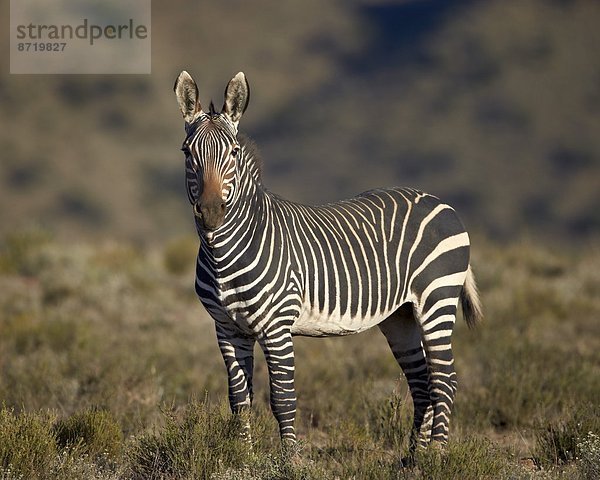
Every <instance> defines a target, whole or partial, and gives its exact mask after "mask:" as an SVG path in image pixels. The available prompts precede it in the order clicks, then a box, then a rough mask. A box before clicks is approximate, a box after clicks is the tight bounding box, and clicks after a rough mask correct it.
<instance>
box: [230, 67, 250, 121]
mask: <svg viewBox="0 0 600 480" xmlns="http://www.w3.org/2000/svg"><path fill="white" fill-rule="evenodd" d="M249 101H250V85H248V80H246V75H244V72H240V73H238V74H237V75H236V76H235V77H233V78H232V79H231V80H230V81H229V83H228V84H227V88H225V104H224V105H223V113H224V114H225V115H227V116H228V117H229V118H230V120H231V121H232V122H233V123H235V124H236V125H237V124H238V122H239V121H240V118H242V114H243V113H244V112H245V111H246V108H248V102H249Z"/></svg>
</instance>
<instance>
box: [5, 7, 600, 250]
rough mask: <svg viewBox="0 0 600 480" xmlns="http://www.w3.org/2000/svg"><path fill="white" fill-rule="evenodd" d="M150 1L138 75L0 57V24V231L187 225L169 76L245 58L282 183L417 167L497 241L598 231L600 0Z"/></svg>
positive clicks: (409, 174) (427, 183) (374, 181)
mask: <svg viewBox="0 0 600 480" xmlns="http://www.w3.org/2000/svg"><path fill="white" fill-rule="evenodd" d="M7 4H8V2H5V3H4V4H3V6H2V9H3V10H2V12H3V14H6V16H5V15H3V16H4V17H5V18H6V17H7V16H8V5H7ZM152 18H153V22H152V35H153V50H152V72H153V73H152V74H151V75H149V76H145V75H130V76H117V75H98V76H81V75H54V76H49V75H41V76H33V75H29V76H26V75H9V74H8V70H7V69H8V58H6V53H7V45H6V42H7V38H6V37H5V36H3V37H2V38H1V39H0V55H2V57H3V60H4V61H3V64H4V65H5V69H4V73H3V74H2V76H1V77H0V125H2V128H1V129H0V146H1V149H0V151H1V152H2V153H1V154H0V155H1V157H0V158H1V164H0V187H1V188H0V218H2V222H1V224H0V232H7V231H11V230H13V229H14V228H15V227H19V226H27V225H31V224H40V225H42V226H44V227H45V228H48V229H50V230H52V231H54V232H55V233H56V234H57V235H59V236H61V237H62V238H73V237H79V238H81V237H86V238H90V237H100V238H109V237H112V236H116V237H117V238H122V239H132V240H135V241H142V242H144V243H155V242H161V241H164V240H165V239H168V238H170V237H172V236H177V235H180V234H185V233H191V232H192V231H193V229H192V225H191V221H190V212H189V208H188V206H187V204H186V200H185V193H184V190H183V163H182V161H183V159H182V157H181V154H180V152H179V151H178V148H179V145H180V142H181V140H182V121H181V119H180V115H179V112H178V111H177V106H176V103H175V99H174V97H173V93H172V91H171V88H172V82H173V80H174V78H175V76H176V75H177V73H178V72H179V71H180V70H181V69H183V68H185V69H188V70H189V71H190V72H191V73H192V74H193V75H194V76H195V78H196V80H197V82H198V83H199V85H200V88H201V96H202V99H203V102H204V103H205V104H207V103H208V102H209V100H210V99H211V98H213V99H215V101H216V102H217V104H219V103H220V101H221V98H222V97H221V95H222V91H223V88H224V86H225V84H226V82H227V81H228V80H229V78H231V76H232V75H233V74H234V73H235V72H237V71H238V70H244V71H245V72H246V74H247V76H248V78H249V80H250V82H251V88H252V99H251V103H250V107H249V109H248V112H247V114H246V115H245V117H244V118H243V119H242V124H241V128H242V130H244V131H245V132H247V133H248V134H250V136H252V137H253V138H254V139H255V140H256V142H257V143H258V145H259V147H260V148H261V150H262V153H263V156H264V159H265V162H264V163H265V172H266V173H265V175H266V184H267V185H268V186H269V188H270V189H271V190H273V191H275V192H278V193H280V194H282V195H284V196H287V197H290V198H292V199H295V200H301V201H306V202H309V203H318V202H323V201H330V200H334V199H337V198H341V197H346V196H350V195H353V194H356V193H358V192H360V191H362V190H365V189H368V188H372V187H375V186H383V185H392V184H395V185H405V186H413V187H418V188H421V189H424V190H427V191H430V192H432V193H434V194H437V195H439V196H441V197H443V198H444V199H446V200H447V201H448V202H450V203H451V204H453V205H455V206H456V208H457V209H458V210H459V212H460V213H461V216H462V217H463V220H464V221H465V223H466V224H467V226H468V227H469V228H470V229H471V230H476V231H479V232H480V233H481V234H483V235H486V236H491V237H493V238H495V239H497V240H511V239H513V238H515V236H517V237H520V236H522V235H529V236H532V237H534V238H543V239H545V240H552V241H554V240H560V241H568V242H573V241H576V242H581V241H583V242H584V244H587V243H589V242H591V241H593V240H594V239H596V238H597V234H598V231H599V227H600V210H599V209H598V208H597V207H598V202H599V194H598V192H599V191H600V136H599V135H598V131H600V115H599V113H600V73H599V72H600V57H599V56H598V55H597V54H596V52H597V49H598V46H599V45H600V30H598V28H597V25H598V24H599V23H600V6H599V4H598V3H596V2H588V1H584V0H582V1H553V2H546V1H541V0H540V1H532V2H520V1H518V0H512V1H499V0H497V1H490V2H471V1H461V2H444V1H441V0H437V1H436V0H427V1H419V2H415V1H384V0H371V1H369V0H361V1H358V0H357V1H353V2H341V1H340V2H327V3H326V4H323V2H317V1H316V0H310V1H307V2H301V3H300V2H295V3H290V2H285V3H277V4H273V2H267V1H266V0H260V1H257V2H252V3H249V2H234V3H233V4H231V5H229V4H222V3H215V2H194V3H193V4H191V5H190V4H189V3H188V2H184V1H183V0H176V1H173V2H169V3H162V2H154V4H153V17H152Z"/></svg>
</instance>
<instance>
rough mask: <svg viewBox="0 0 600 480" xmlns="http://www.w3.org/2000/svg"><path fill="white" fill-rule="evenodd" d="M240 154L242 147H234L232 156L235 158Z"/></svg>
mask: <svg viewBox="0 0 600 480" xmlns="http://www.w3.org/2000/svg"><path fill="white" fill-rule="evenodd" d="M238 153H240V147H234V148H233V150H232V151H231V156H232V157H233V158H235V157H237V156H238Z"/></svg>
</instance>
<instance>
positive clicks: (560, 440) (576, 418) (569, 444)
mask: <svg viewBox="0 0 600 480" xmlns="http://www.w3.org/2000/svg"><path fill="white" fill-rule="evenodd" d="M598 431H600V418H598V416H597V405H592V404H590V405H588V406H580V407H579V408H577V409H573V410H572V413H571V414H570V416H568V417H567V418H564V419H559V420H555V421H551V422H548V423H546V424H541V425H540V426H539V427H538V432H537V435H536V445H535V449H534V460H535V462H536V463H537V464H538V465H539V466H541V467H552V466H560V465H565V464H567V463H569V462H573V461H575V460H577V459H579V458H580V457H581V456H582V451H581V449H580V445H583V443H582V442H583V441H584V439H586V438H587V439H588V440H589V442H588V443H589V445H588V443H586V444H585V445H586V446H587V447H590V448H588V450H586V452H587V453H589V454H592V457H589V458H593V447H594V445H593V442H592V440H594V437H593V435H594V434H593V433H592V436H591V437H590V436H589V433H588V432H598ZM586 436H587V437H586ZM596 438H597V437H596ZM595 446H599V445H595Z"/></svg>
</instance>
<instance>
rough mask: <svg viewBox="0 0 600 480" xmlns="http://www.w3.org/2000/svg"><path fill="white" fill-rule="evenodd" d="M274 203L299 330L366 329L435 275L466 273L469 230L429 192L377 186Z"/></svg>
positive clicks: (295, 326) (338, 332) (415, 296)
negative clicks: (340, 196) (322, 198)
mask: <svg viewBox="0 0 600 480" xmlns="http://www.w3.org/2000/svg"><path fill="white" fill-rule="evenodd" d="M279 210H280V212H281V215H282V216H283V217H285V219H284V220H283V221H284V223H285V225H286V231H287V237H288V245H289V248H290V251H291V253H290V259H291V261H292V263H293V264H294V265H293V267H292V271H293V272H294V275H296V276H297V277H298V284H299V290H300V293H301V294H300V297H301V302H302V305H301V308H300V312H299V315H298V318H297V320H296V321H295V322H294V324H293V326H292V333H294V334H296V335H309V336H328V335H347V334H352V333H356V332H360V331H363V330H366V329H368V328H370V327H372V326H374V325H376V324H378V323H379V322H381V321H382V320H384V319H385V318H387V317H388V316H389V315H390V314H391V313H392V312H394V311H395V310H397V309H398V307H399V306H400V305H402V304H403V303H405V302H407V301H413V302H414V301H419V300H421V296H422V294H423V292H425V291H426V289H427V288H428V287H431V285H432V282H433V280H434V279H437V278H439V277H440V276H445V275H450V274H457V275H458V276H460V275H461V273H464V274H465V275H466V271H467V268H468V263H469V237H468V235H467V233H466V232H465V229H464V227H463V225H462V223H461V222H460V220H459V219H458V217H457V215H456V213H455V212H454V210H453V209H452V208H451V207H450V206H448V205H446V204H443V203H442V202H440V200H439V199H438V198H436V197H434V196H432V195H428V194H425V193H423V192H420V191H417V190H413V189H405V188H390V189H378V190H371V191H368V192H365V193H363V194H361V195H359V196H357V197H354V198H352V199H349V200H343V201H340V202H336V203H332V204H328V205H323V206H317V207H308V206H303V205H298V204H292V203H290V202H286V201H281V202H280V203H279ZM453 281H454V279H453ZM458 281H460V282H461V285H462V282H464V278H462V279H458ZM444 286H445V285H443V284H440V288H443V287H444ZM423 300H425V299H423Z"/></svg>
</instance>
